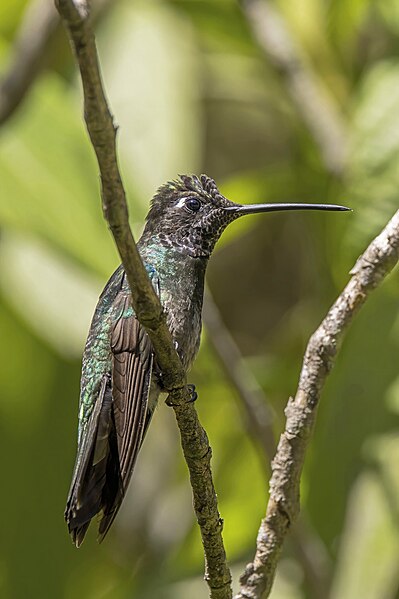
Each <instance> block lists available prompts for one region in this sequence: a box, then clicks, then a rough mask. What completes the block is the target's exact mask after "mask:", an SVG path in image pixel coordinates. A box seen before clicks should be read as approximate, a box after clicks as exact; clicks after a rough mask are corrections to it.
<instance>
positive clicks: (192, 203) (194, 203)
mask: <svg viewBox="0 0 399 599" xmlns="http://www.w3.org/2000/svg"><path fill="white" fill-rule="evenodd" d="M186 207H187V208H188V209H189V210H191V211H192V212H198V210H199V209H200V208H201V202H200V201H199V200H197V198H188V199H187V200H186Z"/></svg>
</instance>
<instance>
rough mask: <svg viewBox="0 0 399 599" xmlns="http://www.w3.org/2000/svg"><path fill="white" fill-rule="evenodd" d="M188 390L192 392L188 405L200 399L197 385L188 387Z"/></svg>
mask: <svg viewBox="0 0 399 599" xmlns="http://www.w3.org/2000/svg"><path fill="white" fill-rule="evenodd" d="M187 389H188V390H189V392H190V397H189V399H188V400H187V403H193V402H194V401H195V400H196V399H197V398H198V393H197V392H196V390H195V385H187Z"/></svg>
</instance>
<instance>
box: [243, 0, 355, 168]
mask: <svg viewBox="0 0 399 599" xmlns="http://www.w3.org/2000/svg"><path fill="white" fill-rule="evenodd" d="M241 5H242V9H243V11H244V14H245V15H246V17H247V19H248V22H249V23H250V25H251V27H252V30H253V31H254V34H255V37H256V38H257V40H258V43H259V44H260V46H261V48H262V49H263V50H264V52H265V53H266V55H267V56H268V58H269V59H270V60H271V61H272V63H273V64H274V65H275V67H276V68H277V70H278V71H279V72H280V73H281V75H282V77H283V78H284V80H285V84H286V87H287V90H288V92H289V94H290V96H291V99H292V102H293V104H294V105H295V106H296V107H297V109H298V111H299V113H300V114H301V116H302V119H303V121H304V123H305V124H306V126H307V128H308V130H309V132H310V134H311V135H312V137H313V139H314V140H315V142H316V144H317V146H318V148H319V149H320V153H321V157H322V159H323V162H324V164H325V165H326V167H327V169H328V170H329V171H330V172H332V173H333V174H335V175H339V174H341V172H342V170H343V168H344V166H345V161H346V149H347V135H346V127H345V124H344V122H343V118H342V115H341V114H340V113H339V111H338V109H337V106H336V105H335V104H334V102H333V100H332V98H331V96H330V95H329V94H328V93H327V90H326V89H325V88H324V89H323V87H322V85H321V82H320V81H318V80H317V79H316V76H315V74H314V73H313V72H312V71H311V69H310V68H309V66H308V65H307V64H306V63H305V61H304V60H303V59H302V56H301V53H300V51H299V49H298V48H297V47H296V44H295V42H294V40H293V39H292V36H291V35H290V32H289V30H288V28H287V26H286V24H285V22H284V20H283V18H282V17H281V15H280V14H279V12H278V10H277V9H276V8H275V6H274V5H272V3H271V2H270V0H241Z"/></svg>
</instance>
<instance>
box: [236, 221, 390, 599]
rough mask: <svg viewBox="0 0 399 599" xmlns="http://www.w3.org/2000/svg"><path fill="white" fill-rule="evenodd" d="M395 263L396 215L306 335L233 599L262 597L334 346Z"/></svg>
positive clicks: (295, 503)
mask: <svg viewBox="0 0 399 599" xmlns="http://www.w3.org/2000/svg"><path fill="white" fill-rule="evenodd" d="M398 259H399V211H398V212H397V213H396V214H395V215H394V216H393V218H392V219H391V220H390V222H389V223H388V224H387V226H386V227H385V229H384V230H383V231H382V233H380V235H379V236H378V237H376V239H374V241H372V243H371V244H370V245H369V247H368V248H367V249H366V251H365V252H364V254H363V255H362V256H360V258H359V259H358V261H357V262H356V264H355V266H354V268H353V269H352V271H351V275H352V278H351V280H350V281H349V283H348V284H347V286H346V287H345V289H344V290H343V292H342V293H341V295H340V296H339V297H338V299H337V300H336V302H335V303H334V305H333V306H332V307H331V309H330V310H329V312H328V313H327V316H326V317H325V318H324V320H323V322H322V323H321V325H320V326H319V328H318V329H317V330H316V332H315V333H314V334H313V335H312V337H311V338H310V340H309V343H308V346H307V348H306V352H305V356H304V360H303V365H302V371H301V374H300V379H299V384H298V390H297V393H296V396H295V398H290V400H289V402H288V404H287V407H286V410H285V414H286V417H287V421H286V426H285V431H284V433H283V434H282V435H281V437H280V441H279V444H278V447H277V452H276V455H275V457H274V460H273V463H272V477H271V480H270V498H269V503H268V506H267V510H266V517H265V519H264V520H263V521H262V523H261V526H260V529H259V533H258V538H257V547H256V553H255V557H254V560H253V562H251V563H250V564H248V566H247V567H246V570H245V572H244V574H243V575H242V577H241V579H240V582H241V587H240V591H239V593H238V594H237V595H236V598H235V599H260V597H268V596H269V593H270V591H271V588H272V584H273V579H274V574H275V571H276V566H277V560H278V558H279V555H280V552H281V548H282V545H283V541H284V538H285V535H286V533H287V531H288V529H289V527H290V526H291V524H292V522H293V521H294V520H295V518H296V517H297V515H298V512H299V484H300V476H301V473H302V468H303V464H304V460H305V453H306V449H307V447H308V444H309V440H310V436H311V433H312V430H313V425H314V421H315V417H316V410H317V405H318V403H319V399H320V393H321V390H322V388H323V386H324V383H325V381H326V378H327V375H328V374H329V372H330V371H331V369H332V367H333V365H334V360H335V356H336V353H337V350H338V344H339V342H340V340H341V339H342V337H343V335H344V333H345V331H346V329H347V328H348V326H349V324H350V323H351V321H352V319H353V317H354V316H355V314H356V313H357V312H358V310H359V309H360V308H361V306H362V305H363V304H364V303H365V301H366V300H367V298H368V296H369V294H370V292H371V291H372V290H373V289H374V288H375V287H377V286H378V285H379V284H380V283H381V282H382V281H383V279H384V277H386V276H387V275H388V273H389V272H390V271H391V270H392V268H393V267H394V266H395V264H396V263H397V261H398Z"/></svg>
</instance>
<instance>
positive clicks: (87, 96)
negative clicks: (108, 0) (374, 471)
mask: <svg viewBox="0 0 399 599" xmlns="http://www.w3.org/2000/svg"><path fill="white" fill-rule="evenodd" d="M56 6H57V8H58V11H59V13H60V15H61V17H62V19H63V21H64V25H65V27H66V29H67V30H68V34H69V37H70V38H71V43H72V46H73V49H74V52H75V55H76V59H77V62H78V64H79V68H80V74H81V78H82V84H83V92H84V113H85V120H86V124H87V129H88V132H89V135H90V139H91V142H92V144H93V148H94V150H95V153H96V156H97V161H98V165H99V170H100V177H101V189H102V200H103V210H104V216H105V218H106V220H107V222H108V224H109V227H110V229H111V232H112V235H113V237H114V240H115V243H116V246H117V249H118V252H119V254H120V257H121V260H122V263H123V265H124V268H125V271H126V275H127V278H128V281H129V285H130V289H131V292H132V304H133V307H134V310H135V312H136V314H137V317H138V319H139V321H140V323H141V324H142V325H143V326H144V327H145V328H146V330H147V332H148V334H149V336H150V338H151V341H152V343H153V346H154V350H155V353H156V356H157V361H158V363H159V366H160V368H161V371H162V382H163V384H164V386H165V388H166V390H167V391H168V392H169V398H168V400H169V403H170V405H172V406H173V409H174V411H175V415H176V419H177V423H178V426H179V429H180V435H181V441H182V447H183V452H184V456H185V458H186V462H187V465H188V468H189V472H190V480H191V485H192V490H193V499H194V509H195V512H196V516H197V520H198V524H199V526H200V530H201V536H202V542H203V546H204V552H205V559H206V573H205V578H206V580H207V582H208V585H209V587H210V596H211V597H212V598H213V599H229V598H230V597H231V594H232V592H231V586H230V582H231V575H230V571H229V569H228V566H227V562H226V554H225V550H224V546H223V539H222V524H223V523H222V519H221V518H220V515H219V511H218V506H217V498H216V493H215V489H214V485H213V481H212V473H211V469H210V459H211V448H210V446H209V442H208V438H207V435H206V432H205V431H204V429H203V428H202V426H201V425H200V422H199V420H198V416H197V413H196V410H195V407H194V405H193V404H192V403H188V401H187V400H188V398H189V391H188V389H187V386H186V376H185V371H184V368H183V366H182V364H181V361H180V359H179V356H178V354H177V352H176V350H175V347H174V344H173V341H172V337H171V334H170V331H169V330H168V327H167V325H166V320H165V315H164V313H163V310H162V306H161V304H160V301H159V298H158V297H157V295H156V294H155V292H154V290H153V287H152V285H151V283H150V281H149V278H148V276H147V272H146V270H145V268H144V266H143V263H142V260H141V258H140V254H139V253H138V250H137V247H136V244H135V241H134V239H133V235H132V232H131V230H130V227H129V215H128V209H127V204H126V196H125V190H124V187H123V183H122V179H121V176H120V173H119V168H118V162H117V154H116V127H115V126H114V123H113V119H112V115H111V113H110V110H109V108H108V104H107V100H106V97H105V93H104V89H103V85H102V81H101V75H100V69H99V63H98V56H97V50H96V45H95V40H94V34H93V32H92V29H91V26H90V22H89V9H88V5H87V2H86V0H56Z"/></svg>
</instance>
